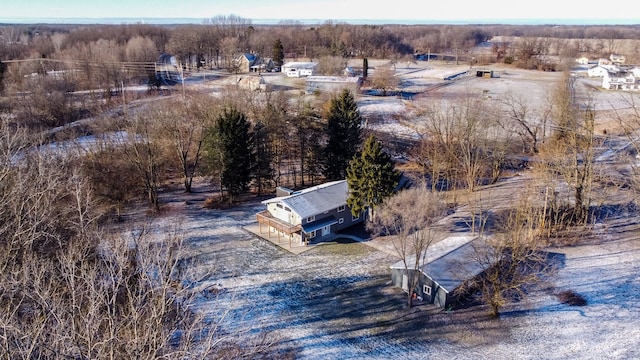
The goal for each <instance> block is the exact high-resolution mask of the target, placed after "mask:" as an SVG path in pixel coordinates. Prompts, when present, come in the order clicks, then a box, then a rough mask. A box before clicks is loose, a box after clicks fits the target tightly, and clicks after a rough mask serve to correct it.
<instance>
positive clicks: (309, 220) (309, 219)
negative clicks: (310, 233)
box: [307, 215, 316, 223]
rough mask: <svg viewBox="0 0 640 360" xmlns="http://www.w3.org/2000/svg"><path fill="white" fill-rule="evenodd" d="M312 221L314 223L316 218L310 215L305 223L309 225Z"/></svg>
mask: <svg viewBox="0 0 640 360" xmlns="http://www.w3.org/2000/svg"><path fill="white" fill-rule="evenodd" d="M313 221H316V216H315V215H311V216H309V217H308V218H307V223H310V222H313Z"/></svg>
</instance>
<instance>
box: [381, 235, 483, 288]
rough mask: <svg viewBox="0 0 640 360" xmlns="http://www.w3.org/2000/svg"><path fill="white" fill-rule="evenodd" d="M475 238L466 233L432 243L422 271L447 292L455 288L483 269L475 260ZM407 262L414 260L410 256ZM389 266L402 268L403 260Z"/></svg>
mask: <svg viewBox="0 0 640 360" xmlns="http://www.w3.org/2000/svg"><path fill="white" fill-rule="evenodd" d="M476 239H477V238H475V237H473V236H468V235H462V236H451V237H448V238H446V239H444V240H442V241H440V242H437V243H435V244H433V245H432V246H431V247H429V249H428V250H427V258H426V261H425V263H426V265H424V266H423V267H422V269H421V271H422V273H424V274H425V275H426V276H428V277H429V278H431V279H432V280H433V281H434V282H436V283H437V284H438V285H440V286H441V287H442V288H444V290H446V291H447V292H451V291H453V290H455V289H456V288H457V287H458V286H460V285H462V284H463V283H464V282H465V281H466V280H468V279H470V278H472V277H473V276H476V275H478V274H480V273H481V272H482V270H483V268H482V266H481V264H480V263H479V262H478V261H477V260H476V255H475V248H474V242H475V241H476ZM407 263H408V264H414V263H415V261H414V260H413V258H411V259H410V260H408V261H407ZM391 268H392V269H404V262H403V261H398V262H397V263H395V264H393V265H391Z"/></svg>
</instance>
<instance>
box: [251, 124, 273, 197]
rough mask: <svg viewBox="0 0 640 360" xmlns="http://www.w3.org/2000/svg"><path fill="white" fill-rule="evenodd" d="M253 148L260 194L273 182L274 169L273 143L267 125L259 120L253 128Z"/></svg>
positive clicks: (254, 176)
mask: <svg viewBox="0 0 640 360" xmlns="http://www.w3.org/2000/svg"><path fill="white" fill-rule="evenodd" d="M252 143H253V149H254V150H255V155H254V157H253V158H254V160H255V163H254V165H253V166H252V169H251V170H252V173H253V178H254V179H255V184H256V186H257V187H258V195H262V190H264V188H268V187H270V186H271V185H272V183H273V177H274V171H273V167H272V166H271V158H272V156H273V154H272V153H271V143H270V142H269V134H268V131H267V128H266V126H265V125H264V124H263V123H262V122H258V123H257V124H256V125H255V127H254V129H253V139H252Z"/></svg>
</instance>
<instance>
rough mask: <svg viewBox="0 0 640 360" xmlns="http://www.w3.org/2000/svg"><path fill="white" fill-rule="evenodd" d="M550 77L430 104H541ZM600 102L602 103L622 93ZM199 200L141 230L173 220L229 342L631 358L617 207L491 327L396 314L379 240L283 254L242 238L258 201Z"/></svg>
mask: <svg viewBox="0 0 640 360" xmlns="http://www.w3.org/2000/svg"><path fill="white" fill-rule="evenodd" d="M416 66H417V65H415V64H411V63H409V64H407V65H406V70H403V71H404V72H405V73H404V75H403V76H406V77H410V81H411V84H412V86H424V87H428V86H430V85H429V84H431V83H433V82H434V81H439V80H435V79H439V78H440V77H442V76H443V75H445V74H449V73H450V70H453V72H455V71H458V70H459V69H457V68H450V67H449V68H446V69H438V70H433V69H426V68H425V69H421V70H419V69H412V67H416ZM399 67H401V66H399ZM558 76H559V74H557V73H540V72H528V71H520V70H501V73H500V77H499V78H495V79H480V78H472V79H469V80H468V81H461V82H456V83H454V84H452V85H451V86H447V87H443V88H441V89H439V90H438V91H437V94H434V93H429V95H428V96H433V97H436V96H447V95H448V94H453V93H454V92H455V91H461V89H463V90H468V89H475V90H477V91H478V92H479V93H480V91H481V90H489V91H488V93H489V95H491V99H492V100H496V99H499V98H501V97H502V96H503V95H504V94H505V93H506V92H507V91H516V92H520V93H521V94H523V95H524V96H529V97H530V98H531V99H538V100H537V101H542V100H541V99H542V98H543V97H545V96H546V95H547V94H548V93H549V91H551V90H550V88H551V87H552V80H553V79H555V78H557V77H558ZM475 90H474V91H475ZM601 93H602V94H603V95H602V97H603V98H605V101H604V102H603V104H607V103H608V104H612V103H614V101H616V99H618V98H619V97H620V94H619V93H612V92H601ZM358 101H359V106H360V109H361V111H362V113H363V114H364V115H365V117H375V118H376V121H372V122H371V124H369V126H378V127H379V129H384V130H386V131H392V132H398V133H403V134H405V135H407V136H412V129H410V128H407V127H406V126H403V125H401V124H399V123H398V122H397V121H396V119H397V118H399V117H401V116H403V114H405V112H406V111H407V108H410V107H411V106H414V105H412V102H413V101H412V100H403V99H399V98H395V97H387V98H380V97H361V98H359V100H358ZM603 106H604V105H603ZM528 179H530V177H528V176H515V177H511V178H509V179H504V180H503V181H501V182H500V183H498V184H497V185H495V186H493V187H492V188H490V189H488V190H487V193H486V194H485V195H483V197H484V198H486V199H488V198H489V197H490V195H491V196H493V197H494V200H495V199H497V200H495V201H497V202H498V203H500V202H501V201H504V199H508V201H513V199H514V193H517V191H519V189H523V188H524V187H525V182H526V181H528ZM199 191H200V192H196V193H194V194H190V195H188V194H182V193H181V192H180V190H176V191H171V192H167V193H164V194H163V195H162V196H163V203H164V208H165V212H164V215H163V216H160V217H158V218H155V219H154V220H153V221H154V223H153V224H151V226H157V227H158V228H159V229H162V228H163V227H167V226H170V225H175V224H179V227H180V228H181V229H182V233H183V234H184V236H185V238H186V239H187V245H186V246H187V249H186V251H187V253H188V254H189V255H190V256H191V258H192V259H194V260H196V265H195V266H193V267H192V269H191V271H192V273H191V274H190V276H191V277H192V278H193V279H199V283H198V286H199V288H201V289H207V288H210V287H216V288H217V289H222V291H221V293H220V295H219V296H218V297H210V296H204V295H203V296H202V298H201V301H200V302H199V306H200V309H201V311H203V312H206V313H208V314H211V316H212V317H217V316H220V314H223V313H225V312H226V311H228V314H227V316H226V317H225V319H224V320H223V327H224V329H226V330H228V331H232V330H245V331H246V332H244V333H242V335H239V338H238V341H240V342H246V341H250V340H251V339H253V338H255V336H256V335H257V334H258V333H262V334H265V333H266V334H268V336H269V337H270V338H271V339H274V340H275V341H276V343H275V345H274V347H275V349H277V350H279V351H281V352H282V353H283V354H288V355H290V356H291V357H293V358H300V359H356V358H357V359H361V358H366V359H399V358H417V359H424V358H430V359H540V358H543V359H603V358H606V359H633V358H640V349H639V348H638V344H639V343H640V304H639V303H638V300H639V299H640V242H639V241H638V240H637V239H638V238H639V235H640V225H639V224H640V221H638V220H639V217H638V214H637V213H636V210H635V208H626V207H625V206H624V205H625V204H626V202H625V201H624V200H620V201H618V205H619V206H618V207H616V208H615V209H616V211H614V212H612V213H611V215H610V216H609V217H607V218H606V219H603V220H602V221H601V222H599V223H597V224H595V226H594V231H593V234H592V235H590V236H589V237H585V238H584V239H581V240H580V241H579V242H578V243H577V244H575V245H572V246H567V247H560V248H554V249H550V250H552V251H554V252H556V253H558V254H561V255H562V256H563V258H564V262H563V266H561V267H560V269H559V270H558V272H557V274H556V275H555V276H554V277H552V278H551V279H550V281H549V283H548V284H544V285H543V286H540V287H539V288H538V289H536V290H535V291H533V292H532V293H531V294H530V296H529V297H528V298H527V300H525V301H523V302H521V303H518V304H512V305H509V306H507V307H506V308H505V309H504V313H503V315H502V316H501V317H500V318H499V319H493V318H490V317H488V316H487V309H486V308H484V307H482V306H477V307H472V308H469V309H463V310H459V311H454V312H445V311H441V310H439V309H436V308H434V307H432V306H427V305H418V306H416V307H414V308H413V309H412V310H410V311H409V310H407V309H406V308H405V295H404V293H403V292H402V291H399V290H398V289H395V288H393V287H391V286H390V269H389V266H390V265H391V264H393V263H394V262H396V261H397V258H396V257H395V256H393V255H392V252H390V251H384V250H386V249H388V248H385V244H384V240H380V239H376V240H375V241H373V242H372V243H371V244H367V243H346V242H345V243H332V244H327V245H322V246H318V247H316V248H314V249H312V250H310V251H308V252H305V253H303V254H300V255H293V254H290V253H288V252H286V251H284V250H282V249H280V248H278V247H277V246H275V245H273V244H271V243H270V242H268V241H265V240H262V239H260V238H258V237H256V236H254V235H253V234H250V233H249V232H247V231H245V230H244V229H243V226H244V225H246V224H249V223H252V222H254V221H255V213H256V212H258V211H259V210H262V207H261V206H260V203H259V201H258V200H254V201H249V202H248V203H246V204H244V205H241V206H238V207H235V208H232V209H226V210H208V209H203V208H202V201H203V200H204V198H206V197H207V196H208V195H209V192H208V191H207V189H206V188H201V189H200V190H199ZM612 199H614V198H613V197H611V198H609V199H608V200H610V201H613V200H612ZM453 216H460V214H459V213H458V214H454V215H453ZM452 229H453V227H452ZM456 230H459V229H456ZM369 245H375V246H369ZM387 245H388V244H387ZM563 290H573V291H576V292H577V293H579V294H581V295H583V296H584V297H585V298H586V299H587V301H588V304H587V306H584V307H572V306H569V305H565V304H562V303H560V302H559V300H558V299H557V298H556V296H555V294H557V293H558V292H560V291H563Z"/></svg>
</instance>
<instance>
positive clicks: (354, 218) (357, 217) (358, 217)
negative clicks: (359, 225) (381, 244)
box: [351, 214, 360, 221]
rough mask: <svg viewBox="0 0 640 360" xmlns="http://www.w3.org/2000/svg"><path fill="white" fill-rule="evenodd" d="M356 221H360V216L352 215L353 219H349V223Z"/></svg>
mask: <svg viewBox="0 0 640 360" xmlns="http://www.w3.org/2000/svg"><path fill="white" fill-rule="evenodd" d="M356 220H360V214H358V215H354V216H353V218H352V219H351V221H356Z"/></svg>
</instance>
